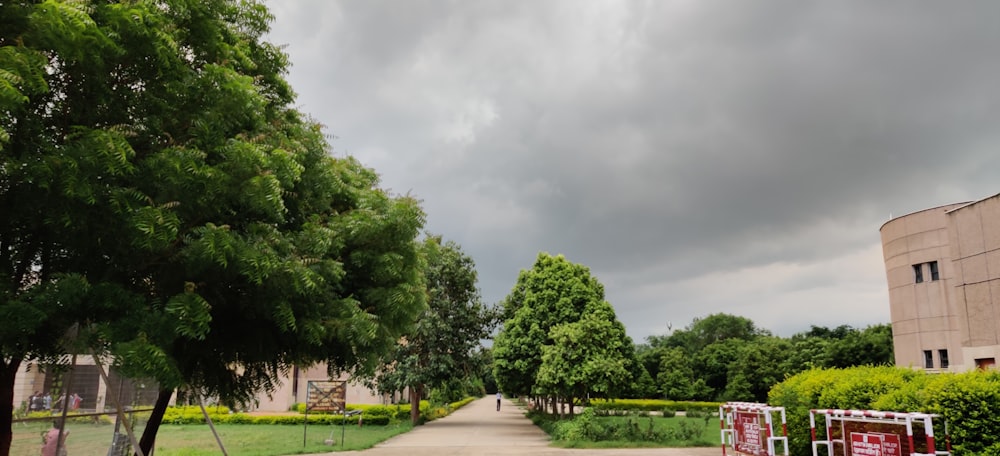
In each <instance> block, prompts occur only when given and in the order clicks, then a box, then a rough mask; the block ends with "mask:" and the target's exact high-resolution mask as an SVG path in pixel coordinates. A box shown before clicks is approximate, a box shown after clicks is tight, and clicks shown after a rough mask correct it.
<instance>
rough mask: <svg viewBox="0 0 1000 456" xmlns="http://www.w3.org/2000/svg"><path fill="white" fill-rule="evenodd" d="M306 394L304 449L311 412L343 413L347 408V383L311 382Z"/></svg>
mask: <svg viewBox="0 0 1000 456" xmlns="http://www.w3.org/2000/svg"><path fill="white" fill-rule="evenodd" d="M307 385H308V386H307V388H308V389H307V392H306V413H305V418H304V422H303V423H302V424H303V426H302V447H303V448H305V446H306V430H307V428H308V427H309V411H310V410H313V411H317V412H331V413H343V412H344V410H346V408H347V382H345V381H309V382H308V383H307Z"/></svg>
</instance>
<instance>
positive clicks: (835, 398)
mask: <svg viewBox="0 0 1000 456" xmlns="http://www.w3.org/2000/svg"><path fill="white" fill-rule="evenodd" d="M769 403H770V404H771V405H774V406H780V407H785V414H786V416H787V420H788V430H789V439H788V440H789V450H790V452H791V453H792V454H811V452H812V450H811V444H810V441H811V439H810V437H809V410H810V409H827V408H833V409H858V410H884V411H896V412H923V413H935V414H938V415H940V416H941V418H943V419H938V420H936V421H937V422H936V423H935V434H940V433H941V432H942V431H943V425H944V421H947V422H948V428H949V433H950V435H951V442H952V447H953V449H954V452H955V454H981V455H1000V438H997V434H996V430H997V429H1000V372H996V371H990V372H982V371H972V372H965V373H957V374H954V373H941V374H925V373H923V372H920V371H915V370H912V369H906V368H900V367H870V366H868V367H853V368H847V369H812V370H808V371H804V372H801V373H799V374H796V375H794V376H792V377H789V378H788V379H786V380H785V381H783V382H781V383H779V384H777V385H775V386H774V387H773V388H772V389H771V392H770V394H769Z"/></svg>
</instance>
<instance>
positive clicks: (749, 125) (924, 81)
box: [269, 0, 1000, 339]
mask: <svg viewBox="0 0 1000 456" xmlns="http://www.w3.org/2000/svg"><path fill="white" fill-rule="evenodd" d="M269 6H270V7H271V8H272V9H273V11H274V13H275V15H276V17H277V19H276V21H275V23H274V24H273V32H272V33H271V35H270V36H269V39H270V40H271V41H272V42H275V43H278V44H287V48H286V50H287V52H288V53H289V54H290V56H291V59H292V62H293V64H294V66H293V68H292V71H291V74H290V75H289V80H290V81H291V82H292V84H293V86H294V87H295V88H296V90H297V92H298V93H299V94H300V103H301V108H302V109H303V110H304V111H306V112H309V113H311V114H312V115H313V116H314V117H315V118H316V119H318V120H319V121H321V122H322V123H324V124H325V125H326V126H327V128H328V130H329V132H330V133H331V134H333V135H336V136H337V139H336V140H334V141H333V145H334V148H335V153H337V154H350V155H354V156H357V157H358V158H359V159H361V160H362V161H363V162H364V163H366V164H368V165H369V166H372V167H373V168H375V169H376V171H378V172H379V173H380V174H381V175H382V177H383V182H384V185H385V186H387V187H389V188H391V189H393V190H394V191H396V192H398V193H406V192H411V193H412V194H414V195H416V196H418V197H420V198H421V199H422V200H423V201H424V207H425V209H426V210H427V212H428V214H429V226H428V228H429V229H430V230H432V231H433V232H435V233H440V234H442V235H444V236H445V237H446V238H448V239H453V240H455V241H456V242H458V243H460V244H461V245H462V246H463V248H464V249H465V250H466V251H467V252H468V253H469V254H470V255H472V256H473V257H474V258H475V260H476V262H477V265H478V269H479V272H480V282H481V286H482V288H483V292H484V297H485V298H487V299H488V300H490V301H496V300H499V299H501V298H502V297H503V296H504V295H506V293H507V291H509V289H510V287H511V286H512V285H513V283H514V280H515V279H516V277H517V271H518V270H519V269H522V268H527V267H530V265H531V263H532V262H533V260H534V258H535V255H536V254H537V252H539V251H548V252H551V253H563V254H565V255H566V256H567V257H568V258H569V259H571V260H572V261H576V262H579V263H583V264H586V265H587V266H589V267H590V268H591V269H592V271H593V272H594V273H595V274H596V275H597V276H598V278H599V279H601V280H602V281H603V282H604V283H605V284H606V285H607V291H608V299H609V301H610V302H611V303H612V304H614V305H615V308H616V309H617V311H618V314H619V318H620V319H621V320H622V321H623V322H624V323H625V325H626V326H627V327H628V330H629V333H630V335H632V336H633V337H635V338H637V339H641V338H644V337H645V336H647V335H650V334H661V333H663V332H665V331H666V322H667V321H671V322H672V323H673V326H674V327H675V328H676V327H681V326H683V325H685V324H687V323H688V322H690V320H691V318H694V317H698V316H704V315H707V314H709V313H713V312H730V313H735V314H740V315H745V316H748V317H750V318H753V319H754V320H755V321H757V322H758V323H759V324H761V326H764V327H767V328H769V329H772V330H774V331H776V332H779V333H782V334H790V333H792V332H796V331H800V330H804V329H807V328H808V326H809V325H810V324H817V325H839V324H854V325H858V326H863V325H866V324H872V323H879V322H887V321H888V301H887V296H886V292H885V288H886V287H885V283H884V272H883V269H882V259H881V249H880V247H879V235H878V228H879V226H880V225H881V224H882V223H883V222H884V221H885V220H886V219H887V218H888V216H889V214H890V213H894V214H897V215H899V214H902V213H906V212H910V211H914V210H920V209H923V208H927V207H932V206H936V205H940V204H945V203H950V202H956V201H964V200H970V199H977V198H981V197H985V196H987V195H992V194H995V193H996V192H997V187H996V186H995V185H993V182H994V180H995V179H994V175H993V173H991V172H990V170H993V169H997V166H998V165H1000V163H998V161H1000V154H997V153H996V152H995V148H996V145H997V144H998V143H1000V130H998V129H997V128H995V126H994V124H995V122H996V119H997V118H1000V117H998V114H1000V90H998V89H997V86H996V83H995V81H997V80H1000V60H998V59H996V58H995V54H996V47H997V43H1000V32H998V30H1000V29H998V28H997V27H995V24H994V22H995V18H996V17H998V13H1000V4H997V3H995V2H986V1H983V2H970V3H963V5H962V7H961V8H959V7H956V6H955V5H950V4H947V3H939V2H930V1H917V2H901V1H890V2H877V3H872V2H862V1H849V2H798V1H786V2H780V1H774V2H752V3H751V2H737V3H733V2H712V1H707V2H683V1H648V2H641V1H636V2H619V1H544V2H501V1H478V2H453V1H445V0H441V1H435V0H427V1H419V2H418V1H413V2H379V1H366V2H334V1H325V0H323V1H321V0H314V1H305V0H300V1H295V2H274V1H272V2H269Z"/></svg>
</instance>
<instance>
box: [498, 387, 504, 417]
mask: <svg viewBox="0 0 1000 456" xmlns="http://www.w3.org/2000/svg"><path fill="white" fill-rule="evenodd" d="M500 399H503V395H502V394H500V392H499V391H497V411H498V412H499V411H500Z"/></svg>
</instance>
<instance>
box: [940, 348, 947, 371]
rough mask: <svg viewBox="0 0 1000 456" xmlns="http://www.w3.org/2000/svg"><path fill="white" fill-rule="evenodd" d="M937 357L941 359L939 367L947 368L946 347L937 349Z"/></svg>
mask: <svg viewBox="0 0 1000 456" xmlns="http://www.w3.org/2000/svg"><path fill="white" fill-rule="evenodd" d="M938 359H939V360H940V361H941V368H942V369H947V368H948V349H945V348H942V349H940V350H938Z"/></svg>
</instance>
